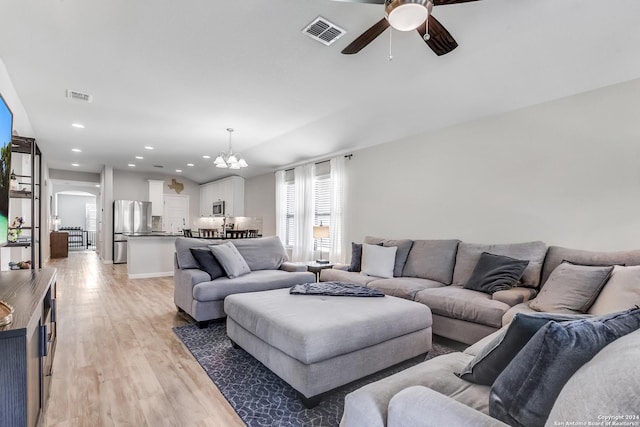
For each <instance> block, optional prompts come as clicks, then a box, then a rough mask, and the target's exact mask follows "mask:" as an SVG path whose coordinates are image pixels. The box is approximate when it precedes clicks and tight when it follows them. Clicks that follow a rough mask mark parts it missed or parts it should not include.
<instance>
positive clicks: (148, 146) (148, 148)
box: [144, 145, 153, 150]
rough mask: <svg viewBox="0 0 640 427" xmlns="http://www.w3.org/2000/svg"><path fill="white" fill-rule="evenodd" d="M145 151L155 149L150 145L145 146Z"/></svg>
mask: <svg viewBox="0 0 640 427" xmlns="http://www.w3.org/2000/svg"><path fill="white" fill-rule="evenodd" d="M144 149H145V150H153V147H152V146H150V145H145V146H144Z"/></svg>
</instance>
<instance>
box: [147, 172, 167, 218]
mask: <svg viewBox="0 0 640 427" xmlns="http://www.w3.org/2000/svg"><path fill="white" fill-rule="evenodd" d="M148 181H149V201H150V202H151V215H152V216H162V210H163V209H164V181H159V180H155V179H150V180H148Z"/></svg>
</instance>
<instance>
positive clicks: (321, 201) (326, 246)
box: [313, 174, 331, 252]
mask: <svg viewBox="0 0 640 427" xmlns="http://www.w3.org/2000/svg"><path fill="white" fill-rule="evenodd" d="M314 185H315V193H316V194H315V218H314V220H313V225H320V224H322V225H326V226H328V227H329V232H331V175H329V174H324V175H320V176H316V180H315V183H314ZM315 244H316V250H322V251H325V252H328V251H329V250H330V249H331V239H321V240H317V241H316V242H315Z"/></svg>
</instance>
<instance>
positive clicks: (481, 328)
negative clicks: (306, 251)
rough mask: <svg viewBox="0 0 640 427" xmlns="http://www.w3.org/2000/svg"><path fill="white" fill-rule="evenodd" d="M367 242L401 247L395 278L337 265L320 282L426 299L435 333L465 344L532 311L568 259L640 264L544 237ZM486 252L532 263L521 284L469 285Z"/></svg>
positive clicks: (639, 256) (634, 256)
mask: <svg viewBox="0 0 640 427" xmlns="http://www.w3.org/2000/svg"><path fill="white" fill-rule="evenodd" d="M364 243H368V244H380V243H382V244H383V245H384V246H397V247H398V251H397V253H396V266H395V268H394V276H396V277H393V278H380V277H374V276H367V275H363V274H361V273H359V272H352V271H348V270H347V268H348V266H347V265H338V266H335V267H334V268H332V269H325V270H322V272H321V274H320V281H342V282H348V283H357V284H361V285H365V286H367V287H371V288H375V289H379V290H381V291H382V292H384V293H385V294H387V295H393V296H398V297H402V298H406V299H410V300H413V301H416V302H420V303H423V304H425V305H427V306H428V307H429V308H430V309H431V312H432V314H433V333H434V334H436V335H440V336H443V337H446V338H450V339H453V340H456V341H459V342H462V343H465V344H473V343H475V342H477V341H478V340H480V339H482V338H483V337H485V336H487V335H489V334H491V333H493V332H495V331H497V330H498V329H500V328H501V327H502V326H503V324H504V322H503V317H504V319H505V320H509V319H510V318H511V317H513V315H514V314H515V313H516V312H518V311H530V309H529V308H528V305H527V304H528V301H529V300H531V299H533V298H534V297H535V296H536V295H537V293H538V291H539V289H540V288H541V286H543V285H544V283H545V281H546V280H547V279H548V277H549V275H550V274H551V272H552V271H553V270H554V269H555V268H556V267H557V266H558V265H559V264H560V263H561V262H562V261H563V260H566V261H570V262H574V263H578V264H586V265H612V264H624V265H628V266H629V265H640V250H635V251H625V252H590V251H583V250H575V249H568V248H562V247H558V246H551V247H547V245H546V244H545V243H543V242H539V241H536V242H526V243H514V244H497V245H492V244H476V243H466V242H461V241H459V240H408V239H403V240H389V239H382V238H378V237H372V236H366V237H365V239H364ZM401 248H402V249H401ZM482 252H489V253H492V254H496V255H505V256H508V257H512V258H516V259H520V260H528V261H529V265H528V266H527V268H526V269H525V271H524V275H523V276H522V279H521V280H520V282H519V284H518V286H517V287H514V288H512V289H509V290H505V291H499V292H495V293H494V294H492V295H491V294H487V293H484V292H479V291H474V290H470V289H465V288H464V284H465V283H466V282H467V280H469V277H470V276H471V273H472V271H473V269H474V267H475V265H476V264H477V262H478V259H479V258H480V255H481V254H482ZM400 272H401V273H400ZM396 273H400V274H397V275H396ZM507 323H508V322H507Z"/></svg>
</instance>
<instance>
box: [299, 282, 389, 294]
mask: <svg viewBox="0 0 640 427" xmlns="http://www.w3.org/2000/svg"><path fill="white" fill-rule="evenodd" d="M289 293H290V294H292V295H327V296H339V297H383V296H384V294H383V293H382V292H380V291H379V290H377V289H371V288H367V287H366V286H360V285H354V284H351V283H343V282H320V283H305V284H302V285H294V286H292V287H291V289H290V290H289Z"/></svg>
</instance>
